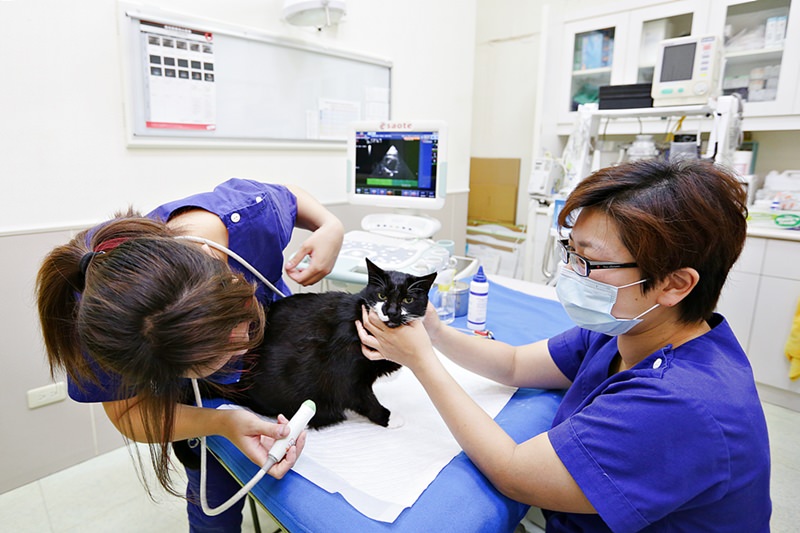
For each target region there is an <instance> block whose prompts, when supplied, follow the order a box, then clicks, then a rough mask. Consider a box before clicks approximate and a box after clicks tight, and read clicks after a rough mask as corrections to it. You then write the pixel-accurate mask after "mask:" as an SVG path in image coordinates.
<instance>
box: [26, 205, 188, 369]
mask: <svg viewBox="0 0 800 533" xmlns="http://www.w3.org/2000/svg"><path fill="white" fill-rule="evenodd" d="M155 236H159V237H164V236H170V237H171V236H173V232H172V231H170V230H169V229H168V228H167V226H166V225H165V224H164V223H163V222H159V221H157V220H152V219H149V218H145V217H142V216H141V214H139V213H138V212H136V211H134V210H133V209H131V208H129V209H128V210H127V211H126V212H119V213H116V214H115V217H114V219H112V220H111V221H109V222H106V223H105V224H103V225H101V226H99V227H97V228H93V229H89V230H84V231H82V232H80V233H78V234H77V235H76V236H75V237H74V238H73V239H72V240H71V241H70V242H69V243H67V244H64V245H61V246H57V247H56V248H54V249H53V250H52V251H51V252H50V253H49V254H48V255H47V256H46V257H45V259H44V261H43V262H42V265H41V267H40V268H39V272H38V274H37V276H36V302H37V307H38V311H39V322H40V325H41V328H42V336H43V337H44V345H45V350H46V352H47V359H48V363H49V366H50V375H51V377H53V378H55V375H56V374H57V372H58V371H59V370H65V371H66V372H67V374H68V375H69V376H70V378H72V380H73V381H74V382H75V383H76V384H80V383H82V382H85V381H87V380H89V381H92V382H96V381H97V377H96V376H95V374H94V371H93V367H92V365H91V364H90V363H89V361H88V359H87V358H86V357H85V356H84V355H83V353H82V349H81V342H80V337H79V332H78V323H77V320H76V318H77V315H78V306H79V304H80V300H81V293H83V291H84V288H85V286H86V278H87V274H88V273H89V272H90V271H91V267H92V264H93V263H95V262H96V261H98V258H97V257H93V256H91V255H87V254H89V253H90V252H92V251H98V252H99V251H101V250H107V249H109V244H110V243H113V244H114V246H116V245H118V244H119V242H123V241H125V240H129V239H134V238H138V237H155ZM115 240H116V241H117V242H113V241H115Z"/></svg>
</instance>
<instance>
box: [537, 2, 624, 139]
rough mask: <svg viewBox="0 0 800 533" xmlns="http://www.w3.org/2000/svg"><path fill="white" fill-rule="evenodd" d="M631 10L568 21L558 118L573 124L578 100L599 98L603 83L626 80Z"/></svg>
mask: <svg viewBox="0 0 800 533" xmlns="http://www.w3.org/2000/svg"><path fill="white" fill-rule="evenodd" d="M627 21H628V13H626V12H622V13H616V14H614V15H607V16H601V17H593V18H589V19H583V20H578V21H574V22H568V23H566V24H564V28H563V29H564V39H563V41H562V45H561V60H560V63H559V65H558V69H557V72H558V76H559V78H560V79H559V87H560V88H561V89H560V91H559V92H558V101H557V102H553V104H554V105H556V106H557V108H558V117H559V118H558V122H559V123H561V124H572V123H574V122H575V113H574V111H575V110H576V109H577V106H578V104H580V103H586V102H587V101H597V91H598V89H599V87H600V86H602V85H619V84H621V83H623V78H622V76H623V64H624V61H625V57H624V54H625V52H626V50H627V46H628V45H627V43H628V40H627V39H628V32H627V31H626V28H627Z"/></svg>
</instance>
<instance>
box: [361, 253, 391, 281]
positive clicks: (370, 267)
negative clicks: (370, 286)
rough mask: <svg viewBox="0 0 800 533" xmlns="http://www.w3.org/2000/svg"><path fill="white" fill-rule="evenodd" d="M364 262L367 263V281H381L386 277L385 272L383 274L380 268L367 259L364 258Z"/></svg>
mask: <svg viewBox="0 0 800 533" xmlns="http://www.w3.org/2000/svg"><path fill="white" fill-rule="evenodd" d="M364 260H365V261H366V262H367V276H368V278H369V281H373V280H375V281H378V280H383V279H384V278H385V277H386V272H384V271H383V269H382V268H381V267H379V266H378V265H376V264H375V263H373V262H372V261H370V260H369V258H368V257H365V258H364Z"/></svg>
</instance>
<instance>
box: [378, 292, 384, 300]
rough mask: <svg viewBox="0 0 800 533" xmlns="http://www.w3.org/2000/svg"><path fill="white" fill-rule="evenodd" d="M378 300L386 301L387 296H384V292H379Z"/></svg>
mask: <svg viewBox="0 0 800 533" xmlns="http://www.w3.org/2000/svg"><path fill="white" fill-rule="evenodd" d="M378 300H386V295H385V294H383V293H382V292H379V293H378Z"/></svg>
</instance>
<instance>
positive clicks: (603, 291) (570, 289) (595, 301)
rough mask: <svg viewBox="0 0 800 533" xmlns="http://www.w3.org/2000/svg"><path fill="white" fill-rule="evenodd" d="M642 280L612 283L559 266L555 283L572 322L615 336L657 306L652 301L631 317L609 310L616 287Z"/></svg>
mask: <svg viewBox="0 0 800 533" xmlns="http://www.w3.org/2000/svg"><path fill="white" fill-rule="evenodd" d="M644 282H645V280H639V281H636V282H633V283H628V284H627V285H622V286H620V287H615V286H614V285H609V284H608V283H601V282H599V281H596V280H593V279H591V278H588V277H583V276H579V275H578V274H576V273H575V272H573V271H572V270H570V269H568V268H562V269H561V275H560V277H559V279H558V284H557V285H556V294H558V299H559V300H560V301H561V305H563V306H564V310H565V311H566V312H567V314H568V315H569V317H570V318H571V319H572V321H573V322H575V324H576V325H578V326H580V327H582V328H584V329H589V330H592V331H596V332H597V333H604V334H606V335H611V336H616V335H623V334H625V333H627V332H629V331H630V330H631V329H632V328H633V327H634V326H635V325H636V324H638V323H639V322H641V321H642V320H641V318H642V317H643V316H644V315H646V314H647V313H649V312H650V311H652V310H653V309H655V308H656V307H658V305H659V304H656V305H654V306H653V307H651V308H650V309H648V310H647V311H645V312H644V313H642V314H640V315H639V316H636V317H634V318H617V317H615V316H614V315H612V314H611V308H613V307H614V304H615V303H616V301H617V291H618V290H619V289H624V288H626V287H632V286H634V285H639V284H640V283H644Z"/></svg>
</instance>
